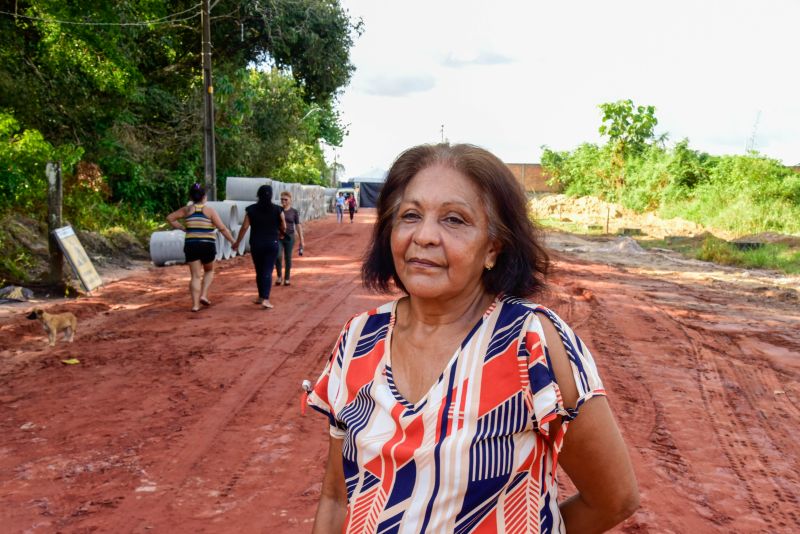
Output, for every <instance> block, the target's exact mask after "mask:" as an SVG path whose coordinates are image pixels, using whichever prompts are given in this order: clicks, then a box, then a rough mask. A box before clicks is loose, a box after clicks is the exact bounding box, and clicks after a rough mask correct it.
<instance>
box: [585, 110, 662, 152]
mask: <svg viewBox="0 0 800 534" xmlns="http://www.w3.org/2000/svg"><path fill="white" fill-rule="evenodd" d="M600 109H601V110H602V112H603V123H602V124H601V125H600V128H599V132H600V135H605V136H608V138H609V141H610V142H611V144H612V146H613V147H614V150H616V151H618V152H620V153H621V154H623V155H627V154H629V153H637V152H641V151H642V150H644V148H645V147H646V146H647V145H648V144H649V142H650V141H652V140H653V139H654V134H653V130H654V129H655V127H656V124H658V119H656V116H655V113H656V108H655V106H634V104H633V101H632V100H630V99H628V100H618V101H616V102H607V103H605V104H600Z"/></svg>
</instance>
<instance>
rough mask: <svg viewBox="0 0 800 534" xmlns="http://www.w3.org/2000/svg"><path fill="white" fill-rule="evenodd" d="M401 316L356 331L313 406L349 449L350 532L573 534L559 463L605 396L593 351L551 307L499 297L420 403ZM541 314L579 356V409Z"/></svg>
mask: <svg viewBox="0 0 800 534" xmlns="http://www.w3.org/2000/svg"><path fill="white" fill-rule="evenodd" d="M396 307H397V302H396V301H393V302H390V303H387V304H384V305H383V306H380V307H379V308H377V309H375V310H372V311H370V312H368V313H364V314H361V315H358V316H356V317H353V318H352V319H351V320H350V321H349V322H348V323H347V324H346V325H345V327H344V329H343V330H342V333H341V334H340V336H339V339H338V341H337V343H336V346H335V348H334V350H333V353H332V355H331V358H330V360H329V361H328V364H327V365H326V366H325V369H324V371H323V373H322V376H320V378H319V380H318V381H317V383H316V385H315V387H314V390H313V391H312V392H311V394H310V395H309V399H308V403H309V405H311V406H312V407H314V408H315V409H317V410H319V411H321V412H323V413H324V414H326V415H327V416H328V419H329V422H330V433H331V435H332V436H333V437H335V438H339V439H342V440H344V441H343V467H344V476H345V482H346V487H347V500H348V505H347V517H346V520H345V532H359V533H360V532H364V533H367V532H369V533H373V532H380V533H412V532H413V533H419V532H448V533H450V532H454V533H456V534H462V533H468V532H472V533H478V532H481V533H482V532H505V533H516V532H525V533H530V532H564V531H565V528H564V523H563V521H562V518H561V514H560V513H559V509H558V502H557V490H558V484H557V482H556V467H557V459H558V452H559V450H560V448H561V445H562V443H563V439H564V433H565V432H566V430H567V426H568V423H569V421H571V420H572V419H574V418H575V416H576V415H577V412H578V409H579V408H580V406H581V405H582V404H583V403H584V402H585V401H586V400H588V399H589V398H591V397H592V396H594V395H604V394H605V391H604V390H603V385H602V382H601V380H600V377H599V375H598V373H597V368H596V366H595V363H594V360H593V359H592V356H591V354H590V353H589V350H588V349H587V348H586V347H585V346H584V344H583V343H582V342H581V340H580V339H579V338H578V337H577V336H576V335H575V334H574V333H573V332H572V330H571V329H570V328H569V326H567V325H566V324H565V323H564V322H563V321H562V320H561V319H560V318H559V317H558V316H557V315H556V314H555V313H553V312H552V311H550V310H548V309H547V308H544V307H541V306H538V305H536V304H532V303H530V302H527V301H524V300H520V299H516V298H509V297H499V298H497V299H496V300H495V301H494V302H493V303H492V305H491V306H490V307H489V309H488V310H486V312H485V313H484V315H483V316H482V317H481V319H480V320H479V321H478V323H477V324H476V325H475V327H474V328H473V329H472V330H471V331H470V333H469V334H468V335H467V337H466V338H465V339H464V341H463V343H462V344H461V346H460V348H459V349H458V350H457V351H456V353H455V354H454V355H453V357H452V358H451V360H450V362H449V363H448V364H447V366H446V367H445V369H444V372H443V373H442V375H441V376H440V377H439V379H438V380H437V381H436V383H435V384H434V385H433V386H432V387H431V389H430V391H428V393H427V394H426V395H425V396H424V397H422V399H420V400H419V402H417V403H416V404H412V403H410V402H408V401H406V400H405V399H404V398H403V397H402V395H401V394H400V393H399V392H398V390H397V388H396V387H395V385H394V381H393V379H392V367H391V361H392V359H391V351H390V346H391V342H390V341H391V336H392V327H393V325H394V323H395V310H396ZM537 312H538V313H541V314H544V315H546V316H547V317H549V318H550V320H551V321H552V322H553V324H554V325H555V327H556V329H557V330H558V332H559V334H560V336H561V340H562V342H563V343H564V347H565V349H566V351H567V354H568V356H569V359H570V363H571V365H572V374H573V377H574V379H575V383H576V385H577V388H578V393H579V400H578V403H577V406H576V407H575V408H574V409H570V408H566V407H565V406H564V405H563V403H562V399H561V393H560V391H559V387H558V384H557V383H556V381H555V378H554V377H553V372H552V371H551V368H550V361H549V354H548V350H547V346H546V343H545V336H544V332H543V330H542V326H541V323H540V320H539V315H538V313H537ZM559 416H560V417H561V425H559V426H558V427H557V428H551V426H552V425H551V422H553V420H554V419H556V418H558V417H559Z"/></svg>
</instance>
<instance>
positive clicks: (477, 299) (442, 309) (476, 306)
mask: <svg viewBox="0 0 800 534" xmlns="http://www.w3.org/2000/svg"><path fill="white" fill-rule="evenodd" d="M493 300H494V295H492V294H490V293H487V292H486V290H485V289H484V288H483V285H482V284H478V285H477V286H476V287H475V288H474V289H473V290H472V291H469V292H467V293H466V294H465V293H462V294H460V295H458V296H456V297H454V298H451V299H445V300H443V299H422V298H419V297H412V296H409V297H406V298H405V299H403V300H402V301H401V303H400V304H398V311H399V312H400V313H399V314H398V317H397V320H398V322H402V323H405V326H411V325H412V323H416V324H417V325H419V326H422V325H424V326H426V327H433V328H437V327H447V326H459V325H461V324H462V323H463V324H467V325H469V326H470V327H471V326H472V324H474V322H475V321H477V320H478V318H479V317H480V316H481V315H483V313H484V312H485V311H486V309H487V308H488V307H489V304H491V302H492V301H493ZM403 312H404V313H403Z"/></svg>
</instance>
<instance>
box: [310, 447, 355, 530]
mask: <svg viewBox="0 0 800 534" xmlns="http://www.w3.org/2000/svg"><path fill="white" fill-rule="evenodd" d="M346 515H347V489H346V488H345V485H344V468H343V467H342V440H341V439H337V438H334V437H331V440H330V445H329V447H328V465H327V466H326V467H325V478H323V479H322V492H321V493H320V497H319V506H318V507H317V515H316V516H315V517H314V529H313V530H312V531H311V534H333V533H337V534H339V533H340V532H342V527H343V526H344V518H345V516H346Z"/></svg>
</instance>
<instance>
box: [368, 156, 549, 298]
mask: <svg viewBox="0 0 800 534" xmlns="http://www.w3.org/2000/svg"><path fill="white" fill-rule="evenodd" d="M432 165H444V166H447V167H450V168H452V169H454V170H457V171H459V172H461V173H462V174H464V175H465V176H467V177H468V178H469V179H470V180H472V183H473V184H475V186H476V187H477V188H478V190H479V191H480V192H481V198H484V199H485V206H486V212H487V215H488V220H489V238H490V239H493V240H495V241H496V242H497V243H499V244H500V253H499V254H498V256H497V261H496V263H495V265H494V267H493V268H492V269H491V270H484V271H483V285H484V287H485V288H486V290H487V291H488V292H490V293H493V294H499V293H503V294H505V295H509V296H515V297H523V298H524V297H528V296H531V295H533V294H534V293H536V292H537V291H538V290H540V289H541V288H542V287H544V277H545V275H546V274H547V270H548V266H549V259H548V257H547V252H546V251H545V249H544V247H543V246H542V244H541V242H540V241H541V237H540V234H539V231H538V229H537V228H536V226H535V225H534V224H533V221H532V220H531V218H530V217H529V214H528V200H527V198H526V196H525V191H523V189H522V186H521V185H520V184H519V182H517V180H516V178H514V175H513V174H512V173H511V171H510V170H509V169H508V167H507V166H506V165H505V163H503V162H502V161H500V159H498V158H497V157H496V156H495V155H494V154H492V153H491V152H489V151H488V150H486V149H483V148H480V147H477V146H475V145H468V144H458V145H452V146H451V145H449V144H447V143H443V144H437V145H419V146H416V147H413V148H410V149H408V150H406V151H405V152H403V153H402V154H400V156H398V158H397V159H396V160H395V162H394V163H393V164H392V168H391V169H389V173H388V175H387V176H386V182H385V183H384V184H383V189H381V193H380V195H379V196H378V205H377V208H378V220H377V221H376V223H375V227H374V228H373V233H372V242H371V244H370V247H369V248H368V249H367V253H366V255H365V257H364V264H363V266H362V268H361V279H362V281H363V283H364V286H365V287H367V288H369V289H372V290H373V291H377V292H380V293H388V292H389V291H390V290H391V289H390V286H389V281H390V280H391V281H393V282H394V284H395V285H396V286H397V287H398V288H399V289H400V290H402V291H405V287H404V286H403V283H402V282H401V281H400V278H399V277H398V276H397V271H396V270H395V267H394V261H393V260H392V250H391V236H392V228H393V226H394V223H395V219H396V217H397V210H398V208H399V206H400V201H401V199H402V198H403V194H404V192H405V189H406V187H407V186H408V184H409V182H411V179H412V178H414V177H415V176H416V175H417V174H418V173H419V172H420V171H422V170H424V169H426V168H428V167H430V166H432Z"/></svg>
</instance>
